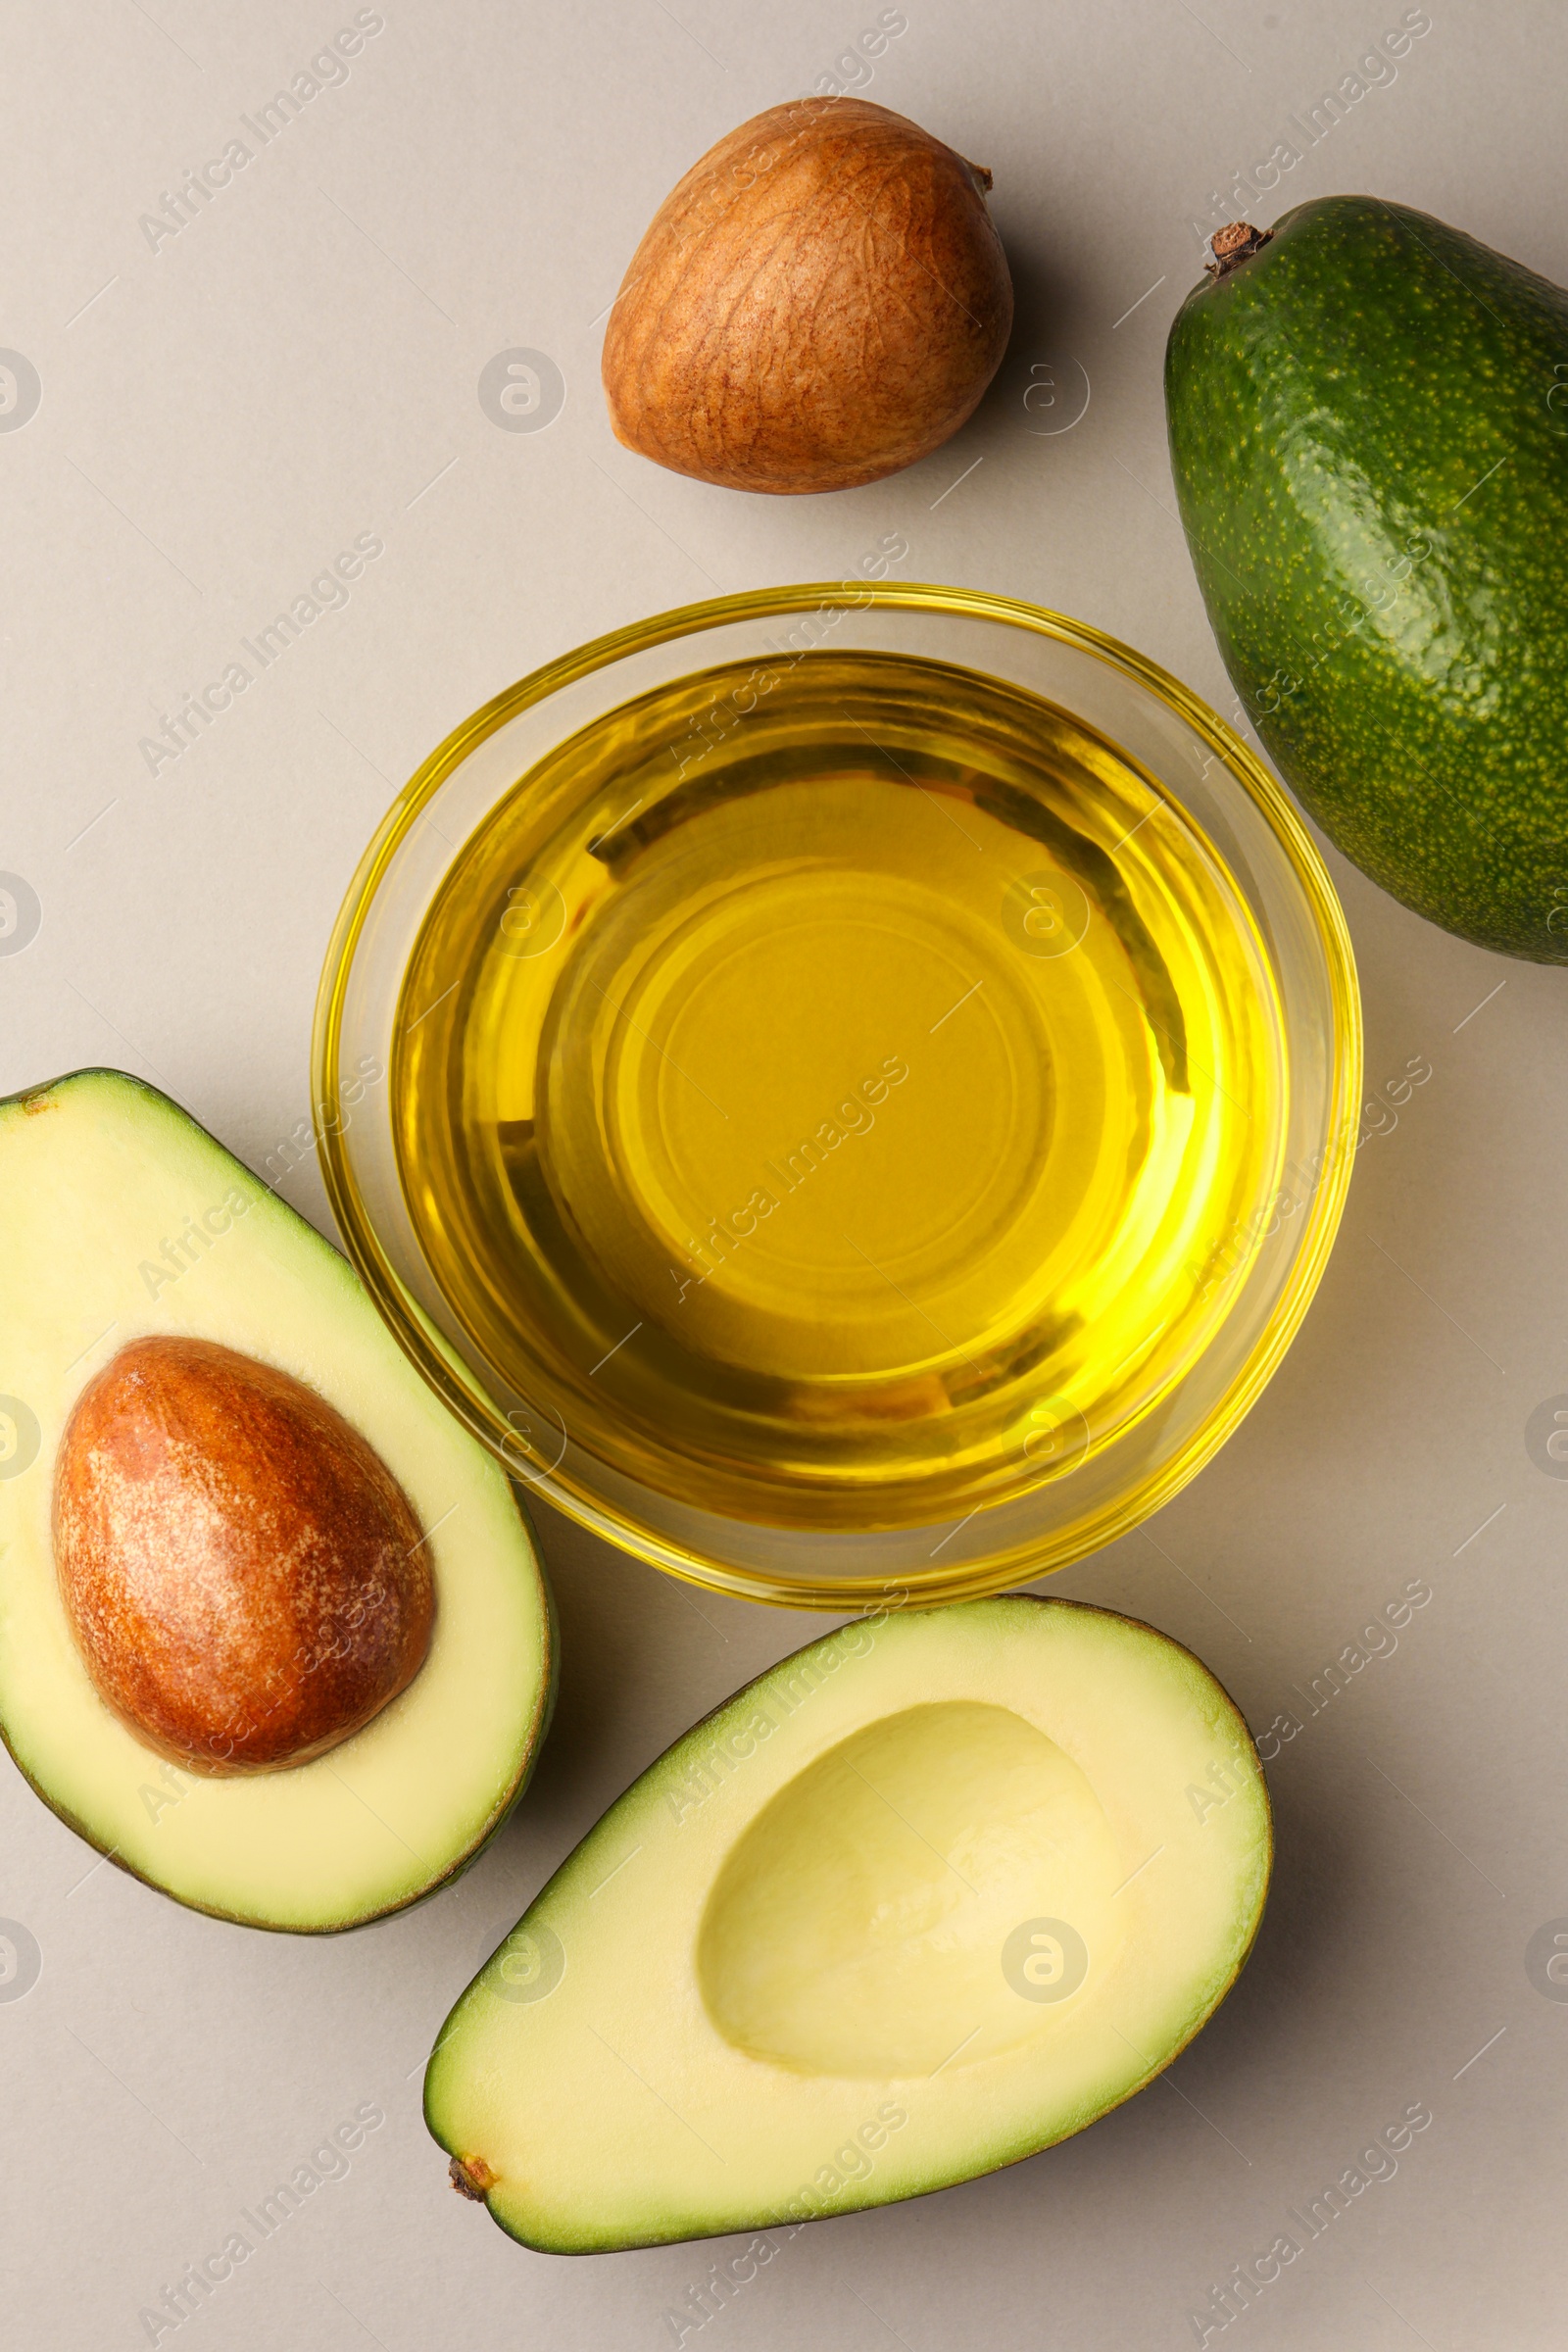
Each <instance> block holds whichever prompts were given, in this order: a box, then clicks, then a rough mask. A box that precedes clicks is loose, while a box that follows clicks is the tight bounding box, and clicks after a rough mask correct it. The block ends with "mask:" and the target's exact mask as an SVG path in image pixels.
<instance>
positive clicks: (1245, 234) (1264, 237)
mask: <svg viewBox="0 0 1568 2352" xmlns="http://www.w3.org/2000/svg"><path fill="white" fill-rule="evenodd" d="M1273 234H1274V231H1273V230H1272V229H1271V228H1254V227H1253V226H1252V223H1251V222H1250V221H1226V223H1225V226H1224V227H1223V228H1216V229H1215V231H1214V234H1213V235H1212V236H1211V237H1210V238H1209V240H1208V250H1209V253H1210V255H1211V256H1212V259H1210V260H1209V261H1206V262H1205V263H1204V264H1203V268H1204V269H1205V270H1207V271H1208V274H1209V276H1210V277H1216V278H1218V277H1228V276H1229V275H1230V273H1231V271H1232V270H1234V269H1235V268H1236V267H1237V265H1238V263H1240V262H1245V261H1246V260H1247V259H1248V258H1249V256H1250V255H1251V254H1254V253H1256V252H1257V250H1258V248H1259V246H1261V245H1266V244H1267V243H1268V241H1269V239H1270V237H1272V235H1273Z"/></svg>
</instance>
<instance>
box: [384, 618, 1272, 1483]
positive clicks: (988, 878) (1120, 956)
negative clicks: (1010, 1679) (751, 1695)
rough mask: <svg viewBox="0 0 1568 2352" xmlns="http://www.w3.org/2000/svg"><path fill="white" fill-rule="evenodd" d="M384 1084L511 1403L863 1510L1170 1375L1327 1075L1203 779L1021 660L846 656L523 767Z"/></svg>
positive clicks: (404, 1026)
mask: <svg viewBox="0 0 1568 2352" xmlns="http://www.w3.org/2000/svg"><path fill="white" fill-rule="evenodd" d="M392 1078H393V1111H394V1120H395V1125H396V1133H397V1141H398V1152H399V1164H400V1170H401V1177H402V1182H403V1186H404V1189H405V1192H406V1195H407V1200H408V1203H409V1207H410V1211H411V1214H412V1217H413V1220H414V1223H415V1226H416V1228H417V1234H418V1238H419V1241H420V1244H421V1247H422V1248H423V1250H424V1251H425V1252H426V1254H427V1256H428V1258H429V1261H430V1264H431V1267H432V1269H433V1271H434V1273H435V1276H436V1278H437V1280H438V1282H439V1284H440V1286H441V1289H442V1291H443V1294H444V1296H445V1298H446V1299H447V1300H448V1302H449V1304H450V1307H451V1309H452V1311H453V1313H454V1314H455V1315H456V1316H457V1317H458V1318H459V1319H460V1321H461V1322H462V1324H463V1325H464V1326H465V1327H466V1333H467V1336H468V1340H469V1342H470V1344H471V1346H472V1347H473V1348H476V1349H477V1350H478V1351H479V1353H480V1354H481V1355H482V1356H483V1357H484V1358H485V1359H486V1360H487V1361H488V1363H489V1365H490V1366H491V1367H492V1368H493V1370H494V1372H495V1374H496V1375H497V1382H498V1386H499V1387H501V1388H504V1389H505V1390H508V1391H511V1392H515V1394H516V1395H517V1396H519V1397H522V1398H523V1399H524V1400H525V1404H524V1407H523V1408H522V1409H520V1410H519V1411H518V1413H516V1414H515V1415H514V1420H515V1424H516V1426H518V1427H519V1428H523V1427H528V1428H531V1429H534V1430H545V1431H549V1430H553V1429H560V1430H562V1431H564V1433H565V1434H566V1437H567V1438H569V1441H570V1446H571V1447H573V1448H580V1449H582V1451H583V1452H584V1453H586V1454H587V1455H589V1456H592V1457H595V1458H596V1460H597V1462H598V1463H599V1464H600V1465H603V1466H605V1467H608V1469H609V1470H611V1471H612V1472H614V1473H618V1474H620V1475H621V1476H622V1477H624V1478H627V1479H631V1480H634V1481H636V1482H638V1483H639V1484H641V1485H643V1486H644V1487H648V1488H652V1489H654V1490H656V1491H657V1492H659V1493H660V1494H662V1495H669V1496H673V1497H675V1498H677V1499H679V1500H681V1501H683V1502H685V1503H688V1504H690V1505H692V1506H695V1507H698V1508H701V1509H706V1510H711V1511H714V1512H718V1513H721V1514H723V1515H725V1516H728V1517H740V1518H744V1519H747V1520H751V1521H754V1522H760V1523H763V1524H770V1525H776V1526H781V1527H790V1528H812V1527H818V1528H823V1529H844V1528H903V1527H911V1526H922V1525H934V1524H935V1523H937V1522H941V1521H945V1520H952V1519H954V1518H955V1517H957V1516H958V1515H960V1514H963V1513H968V1512H972V1511H974V1510H977V1509H979V1508H981V1507H984V1506H988V1505H992V1504H996V1503H1001V1502H1004V1501H1005V1500H1007V1499H1009V1498H1011V1497H1014V1496H1016V1495H1020V1494H1022V1493H1024V1492H1025V1491H1027V1490H1029V1489H1032V1488H1034V1487H1036V1486H1038V1485H1039V1484H1040V1483H1041V1482H1042V1481H1045V1480H1048V1479H1054V1478H1060V1477H1063V1476H1067V1475H1071V1474H1072V1473H1074V1472H1075V1471H1077V1470H1079V1469H1080V1468H1081V1467H1082V1466H1083V1464H1084V1463H1085V1462H1086V1461H1088V1460H1089V1459H1090V1458H1091V1456H1093V1455H1094V1454H1095V1453H1096V1451H1097V1450H1098V1449H1100V1448H1102V1447H1103V1446H1105V1445H1106V1443H1107V1442H1108V1441H1109V1440H1110V1439H1111V1438H1113V1437H1114V1436H1116V1435H1118V1434H1119V1433H1121V1432H1124V1431H1125V1430H1127V1429H1128V1428H1129V1426H1130V1425H1131V1424H1134V1423H1136V1422H1138V1421H1139V1420H1141V1419H1143V1418H1145V1417H1147V1416H1150V1415H1151V1414H1152V1413H1155V1412H1157V1411H1158V1409H1159V1407H1160V1405H1161V1403H1162V1401H1163V1400H1165V1399H1167V1398H1168V1397H1169V1396H1170V1393H1171V1390H1172V1388H1173V1386H1174V1384H1175V1383H1176V1382H1177V1381H1178V1380H1179V1379H1180V1378H1181V1376H1182V1375H1183V1373H1184V1372H1185V1371H1186V1370H1187V1369H1188V1368H1189V1367H1190V1366H1191V1365H1192V1363H1193V1361H1194V1359H1195V1357H1196V1356H1197V1355H1198V1353H1199V1352H1200V1350H1201V1348H1203V1347H1204V1346H1205V1344H1206V1343H1207V1342H1208V1341H1209V1340H1210V1339H1211V1338H1212V1336H1213V1334H1214V1331H1215V1329H1216V1328H1217V1325H1218V1323H1219V1321H1220V1319H1221V1318H1222V1317H1223V1315H1224V1314H1225V1312H1226V1310H1227V1308H1228V1306H1229V1304H1230V1302H1231V1299H1233V1298H1234V1296H1235V1292H1236V1289H1237V1286H1238V1283H1239V1279H1240V1277H1241V1275H1242V1273H1243V1272H1244V1271H1245V1267H1246V1265H1247V1263H1248V1262H1249V1261H1250V1255H1251V1253H1252V1251H1253V1250H1255V1249H1256V1248H1257V1247H1258V1246H1260V1245H1259V1236H1260V1234H1261V1233H1262V1232H1263V1230H1264V1227H1263V1223H1262V1220H1261V1219H1260V1217H1259V1215H1258V1213H1257V1210H1258V1204H1259V1203H1260V1202H1263V1201H1267V1200H1268V1199H1269V1197H1270V1194H1271V1192H1272V1189H1273V1187H1274V1185H1275V1183H1276V1181H1277V1177H1278V1172H1279V1161H1280V1157H1281V1152H1282V1137H1283V1128H1284V1112H1285V1094H1286V1084H1287V1073H1286V1070H1285V1067H1284V1062H1283V1049H1282V1044H1281V1023H1280V1020H1279V1017H1278V1007H1277V1005H1276V1003H1275V999H1274V994H1273V984H1272V980H1271V977H1270V973H1269V967H1268V962H1267V958H1266V956H1265V955H1264V954H1263V951H1262V948H1261V946H1260V943H1259V941H1258V939H1257V937H1256V934H1255V931H1254V928H1253V926H1252V923H1251V920H1250V915H1249V913H1248V911H1247V908H1246V907H1245V905H1244V903H1243V900H1242V898H1241V896H1240V893H1239V892H1238V889H1237V887H1236V884H1235V882H1234V881H1233V879H1232V878H1231V876H1230V874H1229V872H1228V871H1227V868H1226V866H1225V863H1224V861H1223V859H1222V858H1221V857H1220V856H1219V854H1218V852H1217V851H1216V849H1215V846H1214V844H1213V843H1212V842H1211V841H1209V840H1207V839H1205V838H1204V836H1203V834H1202V833H1201V831H1200V830H1199V829H1198V827H1197V826H1196V824H1195V823H1194V821H1193V818H1192V817H1191V816H1190V815H1189V814H1188V813H1187V812H1186V811H1185V810H1184V809H1183V808H1182V807H1181V806H1180V805H1179V803H1178V802H1177V801H1176V800H1175V799H1173V798H1172V797H1171V795H1170V794H1169V793H1168V792H1166V791H1163V790H1162V789H1161V788H1160V787H1159V786H1158V784H1156V783H1155V781H1154V780H1153V779H1152V777H1151V776H1150V775H1149V774H1148V773H1147V772H1146V771H1145V770H1144V769H1143V768H1141V767H1140V766H1138V765H1137V764H1136V763H1135V762H1134V761H1133V760H1132V759H1131V758H1130V757H1128V756H1127V755H1125V754H1124V753H1122V752H1121V751H1119V750H1118V749H1117V748H1116V746H1115V745H1114V744H1112V743H1110V742H1108V741H1106V740H1105V739H1104V738H1103V736H1101V735H1099V734H1097V733H1095V732H1093V731H1091V730H1090V729H1089V728H1088V727H1087V726H1085V725H1084V724H1083V723H1081V722H1080V721H1079V720H1077V719H1075V718H1074V717H1073V716H1072V715H1071V714H1070V713H1069V712H1068V711H1064V710H1060V709H1057V708H1055V707H1054V705H1052V704H1050V703H1048V702H1045V701H1043V700H1041V699H1039V698H1038V697H1036V696H1034V695H1033V694H1030V693H1028V692H1026V691H1024V690H1022V689H1021V688H1019V687H1016V686H1013V685H1010V684H1006V683H1003V682H1001V681H999V680H996V679H993V678H988V677H985V676H982V675H980V674H978V673H976V672H973V671H970V670H967V669H964V668H960V667H956V666H955V665H952V664H950V663H946V662H931V661H925V660H920V659H914V658H910V657H907V656H904V655H897V654H891V653H861V652H855V651H851V652H837V651H833V650H829V649H826V648H820V649H818V650H816V651H814V652H809V653H806V654H803V655H798V656H795V657H788V656H785V657H783V658H781V659H780V660H779V661H778V662H776V663H775V664H773V665H772V666H771V667H770V666H768V665H766V664H763V665H762V666H759V665H758V664H757V663H756V662H744V663H740V664H737V665H732V666H725V667H719V668H713V669H710V670H707V671H705V672H703V673H702V674H700V675H695V676H690V677H686V678H682V679H681V680H679V681H678V682H676V683H674V684H666V685H662V686H660V687H658V688H656V689H654V690H653V691H651V692H649V693H647V694H645V695H644V696H642V697H641V698H640V699H638V700H634V701H631V702H628V703H626V704H624V705H623V706H621V707H620V708H619V709H617V710H615V711H612V712H611V713H610V714H609V715H607V716H604V717H602V718H600V719H598V720H596V721H595V722H594V723H592V724H590V725H588V726H586V727H585V728H584V729H583V730H582V731H581V732H580V733H578V734H576V735H575V736H573V737H571V738H570V740H568V741H566V742H564V743H563V744H562V745H561V746H560V748H559V749H557V750H556V751H554V752H553V753H552V754H551V755H550V756H549V757H547V758H546V759H544V760H542V761H541V762H540V763H539V764H538V765H537V766H535V767H533V768H531V769H530V770H529V771H528V772H527V773H526V774H525V775H522V776H521V777H519V779H518V781H517V782H516V784H515V787H514V788H513V789H512V790H511V791H510V793H508V794H507V795H506V796H504V797H503V798H502V799H501V800H500V801H499V802H498V804H497V805H496V806H495V808H494V809H492V811H491V813H490V814H489V816H488V818H487V819H486V820H485V821H484V822H483V823H482V824H481V825H480V826H479V828H478V829H477V830H476V831H475V832H474V833H473V834H472V836H471V837H470V838H469V839H468V840H467V841H466V842H464V843H463V844H462V845H461V846H460V847H458V849H457V852H456V855H455V857H454V858H453V861H452V863H451V865H450V868H449V870H448V872H447V875H446V879H445V882H444V885H443V887H442V888H441V890H440V892H439V894H438V896H437V897H436V899H435V901H434V903H433V904H432V907H431V909H430V911H429V913H428V915H427V917H426V919H425V922H424V925H423V928H422V931H421V934H420V936H419V938H418V941H417V947H416V949H415V952H414V955H413V956H412V958H411V961H410V965H409V969H408V973H407V979H406V982H405V986H404V991H403V996H402V1001H401V1004H400V1006H399V1013H398V1042H397V1048H396V1052H395V1054H394V1062H393V1072H392ZM525 1442H526V1441H525ZM570 1469H571V1461H570V1459H568V1460H567V1461H566V1463H565V1465H564V1472H563V1475H569V1474H570Z"/></svg>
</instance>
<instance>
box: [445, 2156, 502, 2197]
mask: <svg viewBox="0 0 1568 2352" xmlns="http://www.w3.org/2000/svg"><path fill="white" fill-rule="evenodd" d="M447 2170H448V2172H449V2173H450V2174H451V2176H452V2185H453V2187H454V2188H455V2189H456V2190H457V2192H458V2194H459V2196H460V2197H471V2198H472V2199H473V2201H474V2203H475V2204H476V2205H482V2204H483V2203H484V2198H485V2191H486V2189H488V2188H490V2187H491V2186H492V2185H493V2184H494V2181H495V2174H494V2173H493V2172H492V2171H491V2170H490V2167H489V2166H488V2165H487V2164H486V2162H485V2160H484V2158H483V2157H482V2156H470V2157H469V2158H468V2160H467V2162H466V2163H465V2162H464V2160H463V2158H462V2157H461V2156H454V2157H453V2159H452V2162H451V2164H450V2165H449V2166H448V2167H447Z"/></svg>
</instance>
